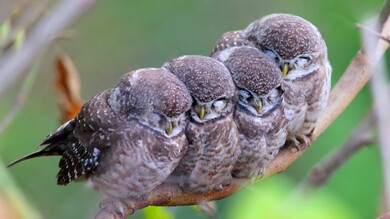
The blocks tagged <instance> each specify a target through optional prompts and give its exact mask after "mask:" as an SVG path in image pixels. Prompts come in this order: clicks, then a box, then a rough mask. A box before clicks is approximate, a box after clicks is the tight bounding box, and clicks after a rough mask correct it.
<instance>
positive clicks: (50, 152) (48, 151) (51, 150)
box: [7, 144, 63, 167]
mask: <svg viewBox="0 0 390 219" xmlns="http://www.w3.org/2000/svg"><path fill="white" fill-rule="evenodd" d="M62 153H63V149H62V147H58V145H56V144H54V145H49V146H47V147H45V148H42V149H41V150H39V151H36V152H33V153H31V154H27V155H26V156H24V157H21V158H19V159H17V160H15V161H13V162H12V163H10V164H8V165H7V167H12V166H13V165H15V164H17V163H19V162H22V161H25V160H29V159H31V158H35V157H42V156H56V155H57V156H58V155H62Z"/></svg>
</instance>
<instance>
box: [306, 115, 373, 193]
mask: <svg viewBox="0 0 390 219" xmlns="http://www.w3.org/2000/svg"><path fill="white" fill-rule="evenodd" d="M375 127H376V118H375V113H374V111H373V110H371V111H370V112H369V113H368V114H367V115H366V117H365V118H364V119H363V121H362V122H361V123H360V124H359V126H358V127H357V128H356V130H355V131H354V132H353V133H352V134H351V135H350V136H349V138H348V140H347V141H346V142H345V143H344V144H343V145H342V146H341V147H339V148H337V149H336V150H335V151H333V152H332V153H331V154H330V155H329V156H328V157H327V158H326V159H325V160H324V161H323V162H321V163H320V164H318V165H317V166H315V167H314V168H313V169H312V171H311V172H310V174H309V177H308V178H307V179H306V180H305V181H304V182H303V187H304V188H313V187H319V186H322V185H323V184H325V183H326V182H327V181H328V179H329V178H330V177H331V176H332V175H333V173H334V172H335V171H336V170H337V169H338V168H339V167H341V165H343V164H344V163H345V162H346V161H347V160H348V158H349V157H351V156H352V155H353V154H355V153H356V152H357V151H359V149H360V148H362V147H363V146H366V145H368V144H372V143H374V142H375V139H376V138H375V136H374V134H373V129H374V128H375Z"/></svg>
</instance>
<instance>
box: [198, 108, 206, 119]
mask: <svg viewBox="0 0 390 219" xmlns="http://www.w3.org/2000/svg"><path fill="white" fill-rule="evenodd" d="M205 115H206V108H205V107H204V106H202V108H201V109H200V112H199V119H203V118H204V116H205Z"/></svg>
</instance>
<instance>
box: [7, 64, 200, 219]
mask: <svg viewBox="0 0 390 219" xmlns="http://www.w3.org/2000/svg"><path fill="white" fill-rule="evenodd" d="M191 105H192V99H191V96H190V93H189V92H188V90H187V88H186V87H185V85H184V84H183V83H182V82H181V81H180V80H179V79H178V78H177V77H176V76H175V75H173V74H171V73H170V72H168V71H167V70H165V69H161V68H146V69H139V70H136V71H133V72H130V73H127V74H125V75H124V76H123V77H122V78H121V79H120V81H119V83H118V84H117V85H116V86H115V87H113V88H111V89H108V90H106V91H103V92H101V93H99V94H98V95H96V96H95V97H94V98H92V99H91V100H89V101H88V102H87V103H85V105H83V107H82V108H81V111H80V113H79V114H78V115H77V116H76V117H75V118H74V119H72V120H70V121H69V122H67V123H65V124H64V125H62V126H61V127H60V128H59V129H57V130H56V131H55V132H53V133H52V134H51V135H49V136H48V137H47V138H46V139H44V141H43V143H42V145H46V147H44V148H43V149H42V150H40V151H38V152H35V153H33V154H31V155H28V156H26V157H24V158H22V159H20V160H17V161H15V162H14V163H16V162H19V161H21V160H25V159H28V158H32V157H37V156H47V155H59V156H61V160H60V162H59V167H60V171H59V173H58V175H57V178H58V181H57V182H58V184H59V185H66V184H68V183H69V182H71V181H72V180H75V179H78V178H80V177H84V178H87V179H88V184H89V185H90V186H92V188H94V189H95V190H97V191H99V192H101V193H103V194H104V195H105V196H106V200H105V201H103V202H102V203H103V205H102V208H103V210H105V211H107V212H108V213H115V214H117V215H119V216H120V217H123V214H124V212H125V210H126V209H128V208H130V207H131V206H129V205H130V203H131V201H134V200H142V199H143V198H144V197H145V196H146V195H147V194H148V193H150V191H151V190H152V189H153V188H155V187H156V186H157V185H159V184H161V183H162V182H163V181H164V180H165V179H166V178H167V177H168V176H169V175H170V174H171V172H172V171H173V170H174V168H175V167H176V166H177V164H178V163H179V161H180V159H181V158H182V157H183V155H184V154H185V152H186V150H187V146H188V142H187V140H186V137H185V127H186V124H187V119H186V116H185V112H186V111H188V110H189V109H190V107H191ZM14 163H12V164H11V165H13V164H14Z"/></svg>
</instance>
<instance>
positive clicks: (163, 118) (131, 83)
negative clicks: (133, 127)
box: [108, 68, 192, 136]
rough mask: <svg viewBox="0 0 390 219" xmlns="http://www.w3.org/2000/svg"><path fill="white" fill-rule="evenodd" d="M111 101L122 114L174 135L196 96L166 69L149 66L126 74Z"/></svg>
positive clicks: (183, 123) (111, 104)
mask: <svg viewBox="0 0 390 219" xmlns="http://www.w3.org/2000/svg"><path fill="white" fill-rule="evenodd" d="M108 104H109V105H110V106H111V108H112V109H113V110H114V111H115V112H117V113H118V114H119V115H123V116H125V117H131V118H135V119H137V120H139V121H140V122H141V123H143V124H145V125H146V126H148V127H150V128H152V129H153V130H156V131H158V132H160V133H162V134H164V135H168V136H174V135H175V134H177V133H180V132H181V131H182V130H183V128H184V126H185V112H186V111H188V110H189V109H190V107H191V104H192V99H191V95H190V93H189V91H188V90H187V88H186V86H185V85H184V84H183V83H182V82H181V81H180V80H179V79H178V78H177V77H176V76H175V75H173V74H172V73H170V72H168V71H167V70H166V69H162V68H145V69H139V70H136V71H133V72H130V73H127V74H125V75H124V76H123V77H122V78H121V79H120V81H119V82H118V84H117V85H116V86H115V87H114V88H112V89H111V93H110V97H109V99H108Z"/></svg>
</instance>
